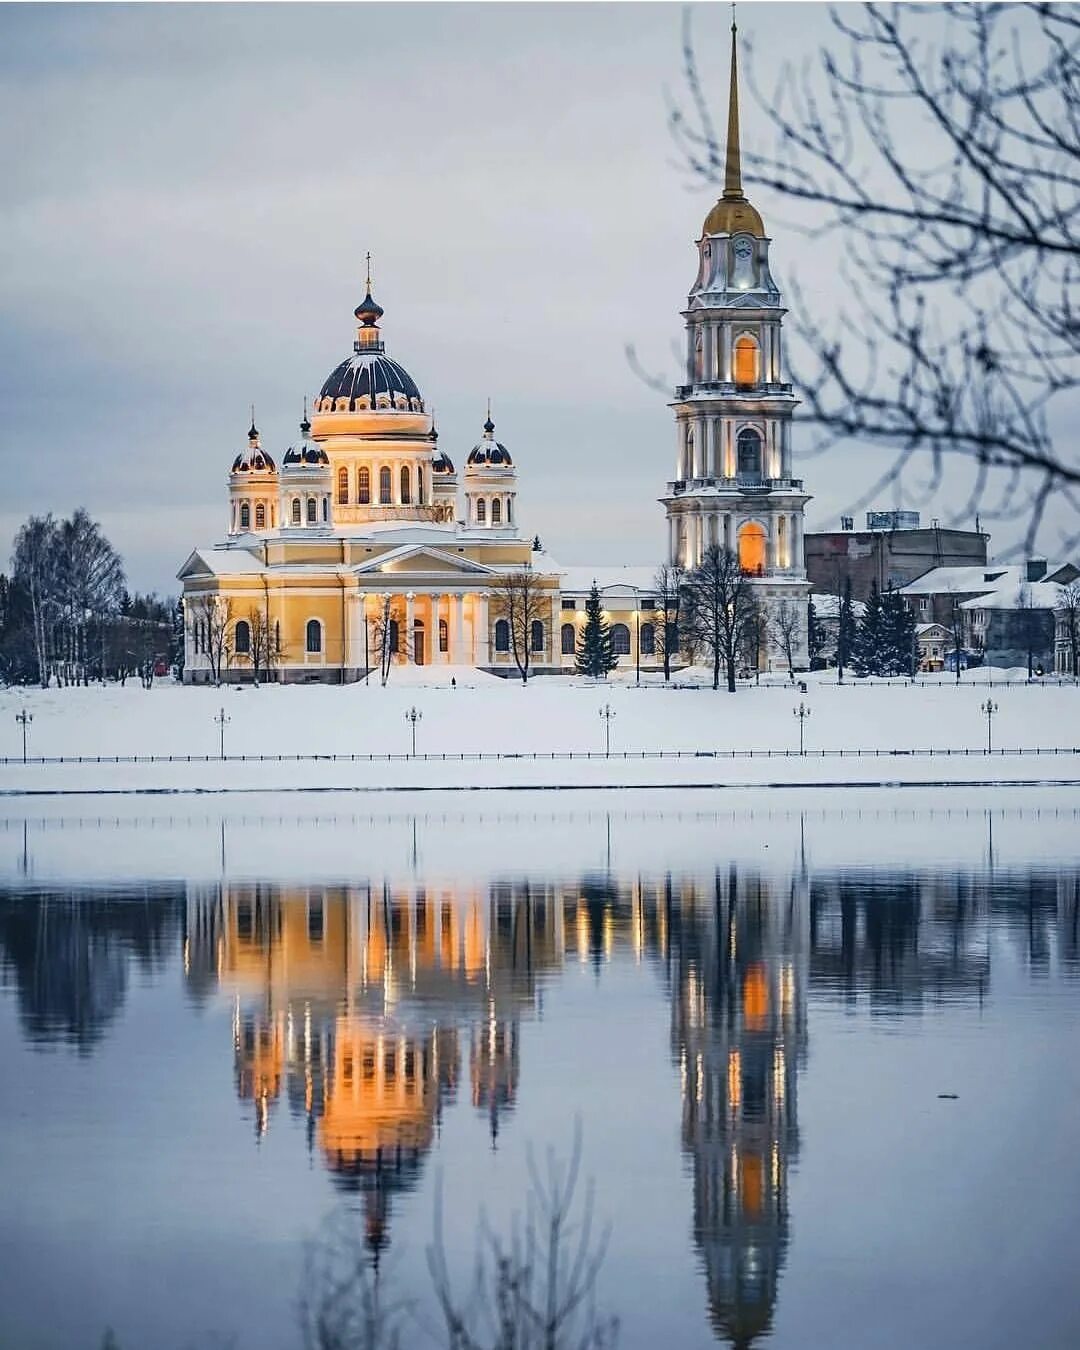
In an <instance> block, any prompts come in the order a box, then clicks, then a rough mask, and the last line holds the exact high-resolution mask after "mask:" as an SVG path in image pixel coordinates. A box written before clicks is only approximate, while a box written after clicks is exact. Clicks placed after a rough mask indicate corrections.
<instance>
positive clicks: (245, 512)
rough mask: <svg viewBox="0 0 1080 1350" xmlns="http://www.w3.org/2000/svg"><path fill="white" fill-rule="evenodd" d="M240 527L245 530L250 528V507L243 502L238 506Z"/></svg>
mask: <svg viewBox="0 0 1080 1350" xmlns="http://www.w3.org/2000/svg"><path fill="white" fill-rule="evenodd" d="M240 528H241V529H242V530H247V529H250V528H251V507H250V506H248V504H247V502H244V503H243V504H242V505H241V507H240Z"/></svg>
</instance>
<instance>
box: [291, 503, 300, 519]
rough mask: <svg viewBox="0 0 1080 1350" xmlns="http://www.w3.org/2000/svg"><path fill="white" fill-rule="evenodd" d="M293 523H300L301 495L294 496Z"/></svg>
mask: <svg viewBox="0 0 1080 1350" xmlns="http://www.w3.org/2000/svg"><path fill="white" fill-rule="evenodd" d="M292 523H293V524H294V525H299V524H300V498H299V497H294V498H293V499H292Z"/></svg>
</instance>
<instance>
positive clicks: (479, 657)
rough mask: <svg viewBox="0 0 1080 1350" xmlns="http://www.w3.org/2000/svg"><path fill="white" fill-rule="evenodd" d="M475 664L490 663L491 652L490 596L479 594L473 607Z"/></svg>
mask: <svg viewBox="0 0 1080 1350" xmlns="http://www.w3.org/2000/svg"><path fill="white" fill-rule="evenodd" d="M473 615H474V619H473V665H474V666H479V665H485V666H486V665H490V664H491V653H490V651H489V650H488V649H489V646H490V643H489V640H488V598H487V596H486V595H477V596H476V600H475V603H474V607H473Z"/></svg>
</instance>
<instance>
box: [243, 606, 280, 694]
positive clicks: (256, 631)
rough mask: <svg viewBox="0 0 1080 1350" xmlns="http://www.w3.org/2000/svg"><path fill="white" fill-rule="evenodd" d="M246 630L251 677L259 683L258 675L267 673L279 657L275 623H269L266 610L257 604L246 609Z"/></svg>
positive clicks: (277, 633)
mask: <svg viewBox="0 0 1080 1350" xmlns="http://www.w3.org/2000/svg"><path fill="white" fill-rule="evenodd" d="M248 632H249V633H250V642H251V678H252V680H253V681H254V683H255V684H258V683H259V677H260V675H267V674H269V672H270V671H272V670H273V669H274V668H275V667H276V666H277V663H278V661H279V660H280V659H281V646H280V637H279V631H278V627H277V624H271V622H270V618H269V616H268V615H267V613H266V611H265V610H264V609H263V608H261V607H260V606H259V605H252V607H251V608H250V609H249V610H248Z"/></svg>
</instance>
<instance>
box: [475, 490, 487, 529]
mask: <svg viewBox="0 0 1080 1350" xmlns="http://www.w3.org/2000/svg"><path fill="white" fill-rule="evenodd" d="M476 523H477V525H484V524H486V523H487V502H485V501H484V499H483V497H477V499H476Z"/></svg>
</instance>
